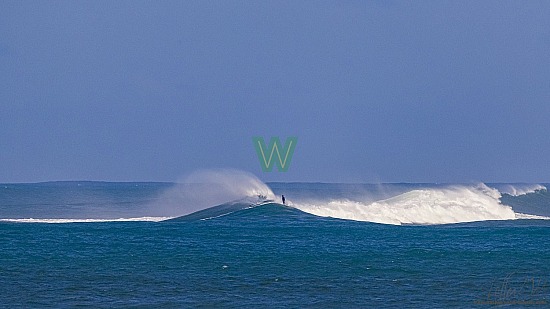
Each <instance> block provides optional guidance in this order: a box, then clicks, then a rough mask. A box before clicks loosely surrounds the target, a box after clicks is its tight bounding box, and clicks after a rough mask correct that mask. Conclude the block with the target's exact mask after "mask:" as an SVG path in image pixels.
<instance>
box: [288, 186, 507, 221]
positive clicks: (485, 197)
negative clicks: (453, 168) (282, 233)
mask: <svg viewBox="0 0 550 309" xmlns="http://www.w3.org/2000/svg"><path fill="white" fill-rule="evenodd" d="M500 197H501V195H500V193H499V192H498V190H496V189H492V188H489V187H487V186H486V185H484V184H479V185H477V186H450V187H446V188H425V189H419V190H412V191H409V192H406V193H403V194H400V195H397V196H395V197H392V198H389V199H385V200H380V201H376V202H361V201H351V200H346V199H344V200H330V201H316V202H309V203H301V202H294V203H293V206H294V207H296V208H298V209H300V210H302V211H305V212H308V213H311V214H314V215H318V216H323V217H333V218H341V219H349V220H356V221H369V222H376V223H384V224H394V225H401V224H448V223H459V222H473V221H484V220H514V219H516V215H515V213H514V211H513V210H512V208H511V207H509V206H505V205H502V204H501V203H500V200H499V198H500Z"/></svg>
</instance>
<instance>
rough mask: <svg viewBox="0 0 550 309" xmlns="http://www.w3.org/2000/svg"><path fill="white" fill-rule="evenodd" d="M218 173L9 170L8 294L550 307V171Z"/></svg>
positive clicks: (16, 297)
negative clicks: (61, 175) (357, 179)
mask: <svg viewBox="0 0 550 309" xmlns="http://www.w3.org/2000/svg"><path fill="white" fill-rule="evenodd" d="M218 176H219V175H218ZM214 178H216V179H217V180H216V182H215V183H208V181H202V182H200V183H109V182H46V183H34V184H1V185H0V249H1V251H0V307H2V308H15V307H25V308H49V307H56V308H57V307H79V306H83V307H86V306H87V307H93V308H113V307H135V308H146V307H151V308H187V307H206V308H211V307H269V308H277V307H279V308H282V307H285V308H286V307H291V308H302V307H319V308H332V307H345V308H348V307H361V308H385V307H387V308H449V307H457V308H472V307H476V308H477V307H479V308H488V307H497V308H516V307H529V308H549V307H550V241H549V239H550V220H548V219H549V217H550V194H549V193H548V191H547V189H546V187H547V186H548V184H482V183H479V184H327V183H268V184H264V183H262V182H260V181H259V180H257V179H254V178H251V177H248V176H246V175H237V176H235V177H232V176H231V175H229V176H227V177H225V176H224V177H221V180H220V178H219V177H214ZM226 178H229V179H230V180H231V181H230V182H229V183H228V182H227V179H226ZM210 179H212V178H210ZM283 194H284V195H285V197H286V199H287V205H282V204H281V199H280V196H281V195H283Z"/></svg>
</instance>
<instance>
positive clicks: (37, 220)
mask: <svg viewBox="0 0 550 309" xmlns="http://www.w3.org/2000/svg"><path fill="white" fill-rule="evenodd" d="M172 218H173V217H137V218H117V219H91V218H89V219H58V218H57V219H50V218H48V219H34V218H27V219H0V222H16V223H98V222H139V221H149V222H159V221H164V220H168V219H172Z"/></svg>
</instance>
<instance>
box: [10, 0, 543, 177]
mask: <svg viewBox="0 0 550 309" xmlns="http://www.w3.org/2000/svg"><path fill="white" fill-rule="evenodd" d="M549 16H550V1H478V0H475V1H441V0H437V1H381V0H380V1H226V0H223V1H204V0H200V1H19V0H18V1H6V0H3V1H1V2H0V182H34V181H48V180H109V181H173V180H176V179H178V178H179V177H181V176H182V175H185V174H187V173H189V172H191V171H193V170H197V169H203V168H224V167H231V168H237V169H242V170H245V171H249V172H252V173H254V174H256V175H257V176H258V177H260V179H262V180H265V181H324V182H471V181H486V182H516V181H517V182H542V181H550V164H548V159H549V158H550V137H549V132H550V18H549ZM291 135H294V136H297V137H298V143H297V147H296V149H295V152H294V157H293V158H292V163H291V166H290V168H289V170H288V172H286V173H280V172H276V171H274V172H272V173H264V172H262V170H261V166H260V164H259V161H258V158H257V156H256V152H255V150H254V147H253V144H252V137H253V136H264V137H265V138H266V139H268V138H269V137H271V136H279V137H281V139H283V140H284V139H285V138H286V137H287V136H291Z"/></svg>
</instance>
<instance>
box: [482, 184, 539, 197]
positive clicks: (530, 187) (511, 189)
mask: <svg viewBox="0 0 550 309" xmlns="http://www.w3.org/2000/svg"><path fill="white" fill-rule="evenodd" d="M493 186H494V187H495V188H496V189H497V190H498V191H499V192H500V193H503V194H508V195H511V196H520V195H525V194H529V193H535V192H537V191H540V190H547V189H546V187H545V186H543V185H540V184H498V185H493Z"/></svg>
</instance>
